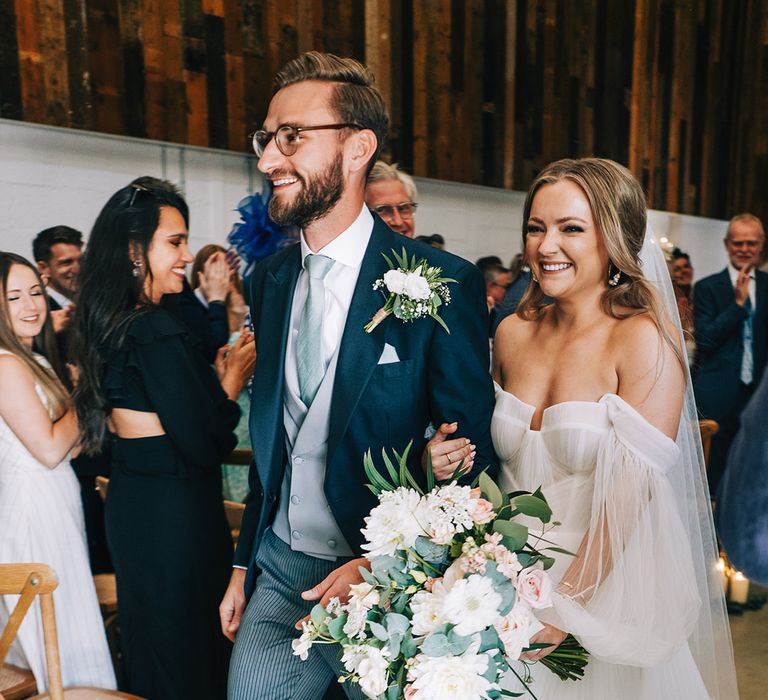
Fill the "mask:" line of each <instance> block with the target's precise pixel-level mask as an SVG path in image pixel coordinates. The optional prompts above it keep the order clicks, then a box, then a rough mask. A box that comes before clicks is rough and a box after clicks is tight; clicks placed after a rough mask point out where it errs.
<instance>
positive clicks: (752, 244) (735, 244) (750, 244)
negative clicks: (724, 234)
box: [725, 238, 760, 248]
mask: <svg viewBox="0 0 768 700" xmlns="http://www.w3.org/2000/svg"><path fill="white" fill-rule="evenodd" d="M725 242H726V243H727V244H728V245H729V246H731V248H757V246H759V245H760V241H732V240H731V239H730V238H726V239H725Z"/></svg>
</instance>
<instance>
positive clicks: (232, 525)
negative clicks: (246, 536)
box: [224, 500, 245, 544]
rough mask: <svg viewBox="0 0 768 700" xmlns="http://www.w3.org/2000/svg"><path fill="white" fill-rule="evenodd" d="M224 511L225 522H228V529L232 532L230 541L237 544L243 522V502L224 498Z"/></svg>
mask: <svg viewBox="0 0 768 700" xmlns="http://www.w3.org/2000/svg"><path fill="white" fill-rule="evenodd" d="M224 512H225V513H226V514H227V523H229V531H230V532H231V533H232V542H233V543H234V544H237V540H238V538H239V537H240V528H241V527H242V524H243V513H245V503H237V502H236V501H227V500H225V501H224Z"/></svg>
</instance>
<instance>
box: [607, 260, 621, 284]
mask: <svg viewBox="0 0 768 700" xmlns="http://www.w3.org/2000/svg"><path fill="white" fill-rule="evenodd" d="M612 267H613V265H609V266H608V285H609V286H610V287H616V286H618V284H619V280H620V279H621V270H619V269H618V268H617V269H616V274H615V275H611V268H612Z"/></svg>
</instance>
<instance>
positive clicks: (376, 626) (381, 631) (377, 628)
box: [368, 622, 389, 642]
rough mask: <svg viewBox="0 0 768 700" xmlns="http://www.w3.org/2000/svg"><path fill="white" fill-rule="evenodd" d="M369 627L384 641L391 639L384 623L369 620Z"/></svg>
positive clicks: (377, 637)
mask: <svg viewBox="0 0 768 700" xmlns="http://www.w3.org/2000/svg"><path fill="white" fill-rule="evenodd" d="M368 628H369V629H370V630H371V632H373V634H374V635H375V637H376V639H380V640H381V641H382V642H388V641H389V633H388V632H387V630H386V628H385V627H384V625H382V624H380V623H378V622H369V623H368Z"/></svg>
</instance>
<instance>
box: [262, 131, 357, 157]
mask: <svg viewBox="0 0 768 700" xmlns="http://www.w3.org/2000/svg"><path fill="white" fill-rule="evenodd" d="M362 128H363V127H362V126H360V125H359V124H350V123H348V124H321V125H320V126H291V125H290V124H282V125H280V126H278V127H277V131H264V129H259V131H256V132H255V133H254V134H253V150H254V152H255V153H256V155H257V156H258V157H259V158H261V156H263V155H264V149H266V147H267V145H268V144H269V142H270V141H271V140H272V139H273V138H274V139H275V145H276V146H277V150H278V151H280V153H282V154H283V155H284V156H292V155H293V154H294V153H296V151H297V150H298V149H299V146H300V145H301V141H299V134H300V133H301V132H302V131H321V130H323V129H362Z"/></svg>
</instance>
